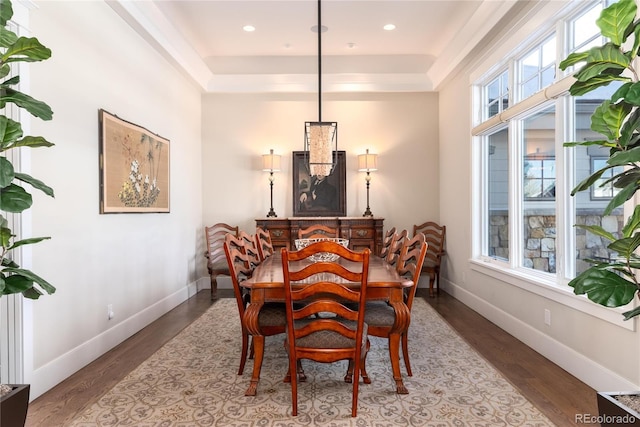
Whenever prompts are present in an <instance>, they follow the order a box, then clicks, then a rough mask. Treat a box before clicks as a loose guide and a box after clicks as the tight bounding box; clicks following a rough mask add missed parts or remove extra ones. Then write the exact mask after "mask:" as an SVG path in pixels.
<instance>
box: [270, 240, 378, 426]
mask: <svg viewBox="0 0 640 427" xmlns="http://www.w3.org/2000/svg"><path fill="white" fill-rule="evenodd" d="M319 253H324V254H329V253H330V254H335V255H337V256H338V258H339V259H338V260H336V261H335V262H321V261H320V262H311V263H309V262H307V261H305V260H307V259H308V258H309V257H311V256H312V255H315V254H319ZM369 257H370V250H369V249H364V250H363V251H362V252H355V251H351V250H349V249H347V248H345V247H343V246H341V245H340V244H338V243H336V242H332V241H321V242H317V243H313V244H311V245H309V246H307V247H305V248H304V249H301V250H299V251H292V252H290V251H288V250H287V249H282V268H283V273H284V286H285V301H286V311H287V338H286V345H285V346H286V348H287V352H288V354H289V374H288V376H287V379H288V380H289V381H290V382H291V396H292V397H291V403H292V415H293V416H296V415H297V414H298V385H297V383H298V381H297V372H296V366H298V362H299V361H300V360H301V359H309V360H313V361H316V362H321V363H332V362H336V361H338V360H349V366H350V368H351V369H350V370H349V371H348V372H347V375H346V376H345V381H346V382H351V383H352V388H353V397H352V405H351V415H352V416H353V417H355V416H356V415H357V407H358V384H359V377H360V374H362V377H363V380H364V382H365V383H368V382H369V380H368V376H367V374H366V371H364V369H363V366H364V365H363V363H364V359H365V357H366V354H367V350H368V349H369V340H368V338H367V325H366V323H365V322H364V316H365V313H364V308H365V298H366V290H367V276H368V270H369ZM343 260H345V261H348V263H347V264H346V265H343V264H341V262H342V261H343ZM354 283H358V284H359V287H354V286H353V284H354ZM349 284H351V286H349ZM301 303H303V305H301ZM345 304H348V305H354V304H355V305H357V306H358V307H360V308H361V309H356V310H353V309H351V308H349V307H348V306H345Z"/></svg>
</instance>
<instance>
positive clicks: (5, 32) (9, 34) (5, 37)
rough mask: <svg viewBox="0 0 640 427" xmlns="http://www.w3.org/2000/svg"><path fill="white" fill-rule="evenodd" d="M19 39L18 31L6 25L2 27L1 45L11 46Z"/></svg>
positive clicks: (0, 28)
mask: <svg viewBox="0 0 640 427" xmlns="http://www.w3.org/2000/svg"><path fill="white" fill-rule="evenodd" d="M17 40H18V36H17V35H16V33H14V32H13V31H11V30H10V29H8V28H6V27H4V26H1V27H0V47H9V46H11V45H12V44H14V43H15V42H16V41H17Z"/></svg>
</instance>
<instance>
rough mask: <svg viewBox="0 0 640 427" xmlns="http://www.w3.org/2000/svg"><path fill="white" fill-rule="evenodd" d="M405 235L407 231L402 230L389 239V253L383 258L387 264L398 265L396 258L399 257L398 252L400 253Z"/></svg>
mask: <svg viewBox="0 0 640 427" xmlns="http://www.w3.org/2000/svg"><path fill="white" fill-rule="evenodd" d="M407 234H408V232H407V230H402V231H398V232H396V233H394V235H393V238H392V239H391V243H390V244H389V253H388V254H387V257H386V258H385V259H386V260H387V262H388V263H389V264H391V265H396V264H397V263H398V258H399V257H400V252H401V251H402V245H403V243H404V241H405V239H406V238H407Z"/></svg>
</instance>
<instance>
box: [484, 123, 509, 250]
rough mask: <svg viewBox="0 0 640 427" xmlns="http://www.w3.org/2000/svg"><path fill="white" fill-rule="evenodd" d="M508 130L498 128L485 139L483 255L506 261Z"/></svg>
mask: <svg viewBox="0 0 640 427" xmlns="http://www.w3.org/2000/svg"><path fill="white" fill-rule="evenodd" d="M507 135H508V131H507V129H504V128H503V129H501V130H499V131H497V132H494V133H492V134H491V135H489V136H488V137H487V138H486V147H487V149H486V150H485V151H486V153H487V156H486V157H487V177H488V184H487V198H488V202H489V203H488V204H487V211H486V212H485V216H486V217H487V218H488V221H487V230H486V233H487V235H488V239H486V244H487V246H486V247H485V248H484V250H483V252H484V254H485V255H487V256H490V257H493V258H496V259H500V260H503V261H508V260H509V156H508V138H507Z"/></svg>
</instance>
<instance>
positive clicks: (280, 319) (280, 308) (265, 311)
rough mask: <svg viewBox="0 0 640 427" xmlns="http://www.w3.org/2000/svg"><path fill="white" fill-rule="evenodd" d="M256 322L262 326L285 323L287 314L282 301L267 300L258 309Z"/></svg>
mask: <svg viewBox="0 0 640 427" xmlns="http://www.w3.org/2000/svg"><path fill="white" fill-rule="evenodd" d="M258 324H259V325H260V326H262V327H264V326H283V325H286V324H287V314H286V308H285V305H284V303H278V302H267V303H265V304H264V305H263V306H262V308H261V309H260V314H259V315H258Z"/></svg>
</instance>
